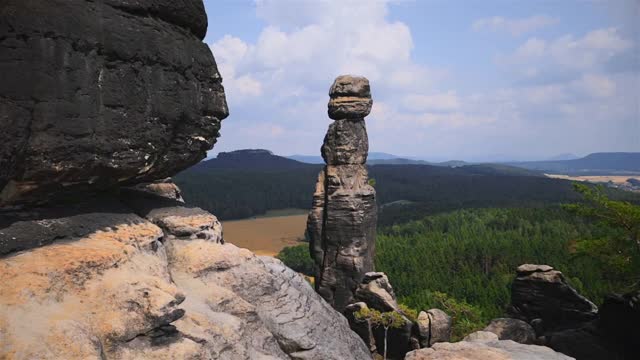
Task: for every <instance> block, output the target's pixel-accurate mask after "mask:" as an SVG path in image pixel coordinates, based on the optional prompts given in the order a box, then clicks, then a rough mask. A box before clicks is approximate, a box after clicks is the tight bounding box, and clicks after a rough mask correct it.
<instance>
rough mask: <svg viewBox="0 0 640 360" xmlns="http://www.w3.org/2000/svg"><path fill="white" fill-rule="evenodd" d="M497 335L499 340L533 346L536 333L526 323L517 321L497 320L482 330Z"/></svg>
mask: <svg viewBox="0 0 640 360" xmlns="http://www.w3.org/2000/svg"><path fill="white" fill-rule="evenodd" d="M484 331H488V332H491V333H494V334H496V335H498V338H499V339H500V340H513V341H515V342H519V343H521V344H533V343H534V341H535V340H536V332H535V331H534V330H533V327H531V325H529V324H528V323H526V322H524V321H522V320H519V319H510V318H498V319H493V320H491V323H490V324H489V325H488V326H487V327H485V328H484Z"/></svg>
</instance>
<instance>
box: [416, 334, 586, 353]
mask: <svg viewBox="0 0 640 360" xmlns="http://www.w3.org/2000/svg"><path fill="white" fill-rule="evenodd" d="M571 359H573V358H572V357H569V356H566V355H564V354H561V353H558V352H555V351H553V350H551V349H549V348H548V347H544V346H538V345H525V344H519V343H517V342H514V341H511V340H498V336H497V335H495V334H493V333H490V332H486V331H478V332H477V333H473V334H470V336H468V337H467V338H465V340H463V341H460V342H457V343H447V342H442V343H437V344H435V345H433V346H432V347H430V348H425V349H420V350H415V351H412V352H410V353H408V354H407V356H406V357H405V360H571Z"/></svg>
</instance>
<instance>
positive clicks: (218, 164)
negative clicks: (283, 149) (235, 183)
mask: <svg viewBox="0 0 640 360" xmlns="http://www.w3.org/2000/svg"><path fill="white" fill-rule="evenodd" d="M312 166H313V165H310V164H308V163H304V162H300V161H296V160H293V159H289V158H286V157H282V156H278V155H275V154H274V153H273V152H271V151H269V150H265V149H242V150H235V151H229V152H221V153H219V154H218V156H217V157H215V158H213V159H209V160H205V161H202V162H200V163H198V164H197V165H195V166H193V167H192V168H191V169H192V170H194V171H202V170H206V169H261V170H270V169H274V170H275V169H277V170H283V169H299V168H308V167H312Z"/></svg>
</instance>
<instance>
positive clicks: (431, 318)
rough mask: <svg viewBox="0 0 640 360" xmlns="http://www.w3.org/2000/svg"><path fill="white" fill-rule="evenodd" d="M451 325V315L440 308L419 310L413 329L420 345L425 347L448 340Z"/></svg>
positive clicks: (449, 338)
mask: <svg viewBox="0 0 640 360" xmlns="http://www.w3.org/2000/svg"><path fill="white" fill-rule="evenodd" d="M452 325H453V321H452V319H451V316H449V315H447V314H446V313H445V312H444V311H442V310H440V309H430V310H427V311H420V313H419V314H418V318H417V319H416V324H415V329H414V331H415V332H416V333H417V337H418V341H419V344H420V347H421V348H425V347H430V346H432V345H433V344H435V343H439V342H448V341H450V340H451V326H452Z"/></svg>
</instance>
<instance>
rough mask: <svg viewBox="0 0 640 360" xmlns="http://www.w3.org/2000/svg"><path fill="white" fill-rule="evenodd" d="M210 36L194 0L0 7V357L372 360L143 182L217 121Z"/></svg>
mask: <svg viewBox="0 0 640 360" xmlns="http://www.w3.org/2000/svg"><path fill="white" fill-rule="evenodd" d="M206 24H207V22H206V15H205V13H204V6H203V4H202V2H201V1H198V0H172V1H168V0H149V1H128V0H127V1H125V0H103V1H83V0H77V1H62V0H52V1H34V0H26V1H17V0H8V1H5V2H4V3H3V5H2V6H1V7H0V74H1V75H2V79H3V81H2V82H0V126H1V129H2V130H3V131H2V132H0V168H1V169H2V172H1V173H0V191H2V195H1V200H0V359H7V360H13V359H96V360H105V359H194V360H195V359H198V360H200V359H230V360H236V359H318V360H319V359H336V360H338V359H344V358H353V359H370V358H371V354H370V351H369V349H368V348H367V346H366V345H365V344H364V343H363V342H362V340H361V339H360V338H359V337H358V335H357V334H355V333H354V332H352V331H351V330H350V328H349V324H348V321H347V320H346V319H345V318H344V317H343V316H342V315H341V314H340V313H338V312H337V311H335V310H334V309H333V308H332V307H331V306H330V305H329V304H327V303H326V302H325V301H324V300H323V299H322V298H321V297H320V296H319V295H318V294H317V293H316V292H315V291H314V289H313V288H312V287H311V286H310V285H309V283H308V282H307V281H306V280H305V279H304V278H303V277H302V276H301V275H299V274H297V273H295V272H294V271H292V270H291V269H289V268H287V267H286V266H284V265H283V264H282V263H281V262H280V261H278V260H275V259H272V258H267V257H258V256H256V255H254V254H253V253H251V252H250V251H248V250H245V249H239V248H237V247H236V246H234V245H232V244H228V243H225V242H224V239H223V238H222V227H221V224H220V222H219V221H218V220H217V218H216V217H215V216H214V215H212V214H210V213H208V212H206V211H204V210H202V209H199V208H194V207H190V206H188V205H186V204H185V203H184V201H183V200H182V197H181V196H180V190H179V189H178V188H177V187H176V186H175V185H174V184H172V183H171V182H170V181H168V180H161V181H155V180H158V179H164V178H166V177H167V176H170V175H173V174H174V173H175V172H176V171H179V170H180V169H183V168H185V167H187V166H189V165H191V164H193V163H194V162H197V161H198V160H199V159H201V158H202V157H204V155H205V152H206V150H208V149H209V148H211V146H212V145H213V144H214V142H215V139H216V137H217V135H218V129H219V127H220V120H222V119H223V118H224V117H226V116H227V108H226V103H225V98H224V92H223V88H222V85H221V79H220V76H219V74H218V72H217V69H216V66H215V62H214V59H213V56H212V54H211V52H210V50H209V48H208V47H207V46H206V45H205V44H204V43H202V41H201V39H202V38H203V36H204V33H205V32H206ZM5 170H6V171H5ZM121 185H122V186H121ZM96 190H109V191H96ZM41 200H42V201H41ZM44 200H46V201H44ZM45 202H46V204H44V203H45Z"/></svg>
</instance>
